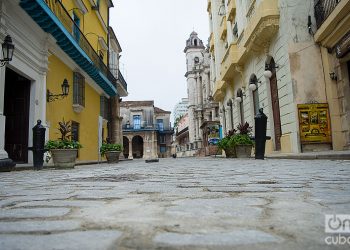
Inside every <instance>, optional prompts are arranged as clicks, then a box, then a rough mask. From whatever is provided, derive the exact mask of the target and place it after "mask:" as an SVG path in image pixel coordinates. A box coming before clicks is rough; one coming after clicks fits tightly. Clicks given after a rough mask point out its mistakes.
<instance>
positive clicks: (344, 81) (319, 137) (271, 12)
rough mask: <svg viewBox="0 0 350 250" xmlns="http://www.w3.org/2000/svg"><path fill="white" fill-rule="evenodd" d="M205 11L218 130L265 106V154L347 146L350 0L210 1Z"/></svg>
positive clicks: (250, 116) (250, 118) (250, 119)
mask: <svg viewBox="0 0 350 250" xmlns="http://www.w3.org/2000/svg"><path fill="white" fill-rule="evenodd" d="M338 2H339V3H338ZM337 3H338V4H337ZM330 6H333V7H331V8H330ZM317 9H321V10H322V11H323V12H322V13H323V14H322V15H323V16H322V18H321V19H323V20H322V23H323V24H321V21H319V20H318V19H320V17H317V12H318V11H317ZM207 10H208V13H209V19H210V30H211V35H210V55H211V56H210V57H211V81H213V82H214V83H215V84H214V89H213V98H214V99H215V100H216V101H218V102H219V103H220V120H221V125H222V127H223V131H224V132H227V131H228V130H230V129H232V128H234V127H236V126H237V125H238V124H239V123H243V122H246V121H247V122H249V123H250V124H251V125H253V124H254V116H255V115H256V113H257V111H258V109H259V108H263V110H264V113H265V114H266V115H267V116H268V129H267V134H268V135H270V136H271V138H272V139H271V140H270V141H268V142H267V147H266V148H267V151H270V152H271V151H281V152H302V151H306V150H322V149H331V148H333V149H336V150H342V149H345V148H346V147H348V144H349V118H348V117H349V104H348V101H345V100H349V80H348V63H347V61H348V60H349V59H347V58H348V55H345V53H346V52H347V49H344V48H345V47H346V46H345V47H344V42H343V43H342V41H345V40H346V38H345V37H346V34H347V32H348V31H349V27H348V22H346V20H348V19H349V18H350V17H349V1H347V0H342V1H331V0H320V1H313V0H305V1H297V2H296V1H291V0H249V1H248V0H247V1H238V0H208V5H207ZM325 10H326V12H324V11H325ZM333 10H334V12H333ZM315 14H316V17H317V20H318V21H317V22H316V20H315ZM326 16H328V18H326ZM317 27H318V28H317ZM316 29H317V31H316ZM315 32H316V34H314V33H315ZM343 39H344V40H343ZM315 40H316V42H315ZM319 44H320V45H321V46H320V45H319ZM337 44H338V45H339V44H340V45H341V46H342V48H343V49H342V53H341V57H342V58H341V59H336V56H335V55H336V51H335V50H334V46H336V45H337ZM326 48H329V50H328V51H327V49H326ZM347 48H348V47H347ZM338 57H339V56H338ZM325 68H326V69H325ZM330 73H334V74H330ZM335 76H337V80H335V79H336V77H335Z"/></svg>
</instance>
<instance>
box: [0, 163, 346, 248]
mask: <svg viewBox="0 0 350 250" xmlns="http://www.w3.org/2000/svg"><path fill="white" fill-rule="evenodd" d="M0 183H1V193H0V198H1V200H0V206H1V212H0V249H36V250H37V249H315V250H316V249H337V247H336V246H328V245H327V244H326V243H325V237H326V236H327V234H326V233H325V214H349V213H350V185H349V183H350V162H349V161H326V160H323V161H319V160H314V161H302V160H271V159H270V160H265V161H257V160H238V159H236V160H232V159H224V158H220V159H215V158H186V159H180V158H178V159H160V162H159V163H150V164H147V163H145V162H144V161H142V160H133V161H123V162H120V163H118V164H116V165H107V164H102V165H90V166H78V167H76V168H75V169H73V170H43V171H20V172H10V173H1V174H0ZM338 247H339V249H349V248H348V247H349V246H348V245H347V246H338Z"/></svg>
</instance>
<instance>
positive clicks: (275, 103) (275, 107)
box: [266, 57, 282, 151]
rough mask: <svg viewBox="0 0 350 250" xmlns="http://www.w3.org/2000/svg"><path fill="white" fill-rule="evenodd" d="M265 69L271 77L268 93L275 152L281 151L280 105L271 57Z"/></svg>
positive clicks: (273, 63)
mask: <svg viewBox="0 0 350 250" xmlns="http://www.w3.org/2000/svg"><path fill="white" fill-rule="evenodd" d="M266 69H268V70H270V71H271V73H272V76H271V78H270V91H271V105H272V114H273V125H274V133H275V136H274V141H275V150H276V151H279V150H281V136H282V128H281V115H280V104H279V98H278V86H277V76H276V63H275V60H274V59H273V57H271V58H270V61H269V62H268V63H266Z"/></svg>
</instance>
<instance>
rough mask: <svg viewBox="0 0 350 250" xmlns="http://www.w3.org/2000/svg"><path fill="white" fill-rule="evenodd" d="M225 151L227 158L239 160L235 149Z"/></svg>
mask: <svg viewBox="0 0 350 250" xmlns="http://www.w3.org/2000/svg"><path fill="white" fill-rule="evenodd" d="M224 150H225V155H226V158H237V156H236V149H235V148H226V149H224Z"/></svg>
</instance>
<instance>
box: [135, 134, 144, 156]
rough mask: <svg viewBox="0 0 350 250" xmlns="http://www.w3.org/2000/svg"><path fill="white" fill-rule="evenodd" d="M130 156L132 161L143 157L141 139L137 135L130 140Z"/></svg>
mask: <svg viewBox="0 0 350 250" xmlns="http://www.w3.org/2000/svg"><path fill="white" fill-rule="evenodd" d="M132 156H133V158H134V159H135V158H142V157H143V138H142V137H141V136H139V135H136V136H134V138H132Z"/></svg>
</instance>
